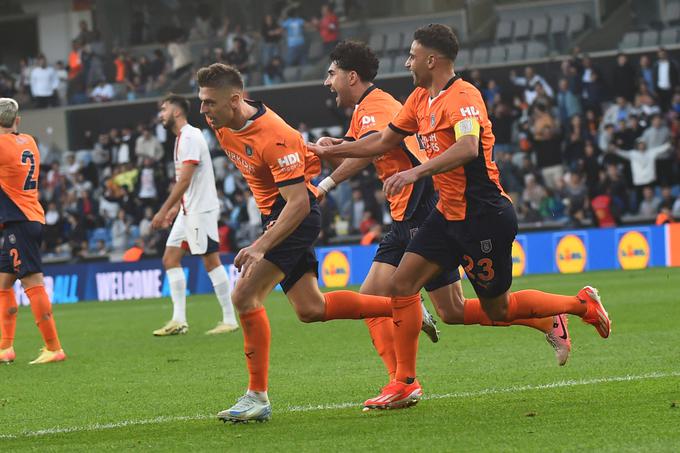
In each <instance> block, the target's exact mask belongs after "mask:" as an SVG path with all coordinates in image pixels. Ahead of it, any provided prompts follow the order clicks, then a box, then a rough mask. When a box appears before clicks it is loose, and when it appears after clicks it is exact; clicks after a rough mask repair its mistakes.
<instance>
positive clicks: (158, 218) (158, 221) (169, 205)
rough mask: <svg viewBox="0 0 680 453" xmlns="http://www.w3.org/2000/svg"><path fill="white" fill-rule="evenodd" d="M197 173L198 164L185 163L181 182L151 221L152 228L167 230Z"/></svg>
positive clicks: (178, 182)
mask: <svg viewBox="0 0 680 453" xmlns="http://www.w3.org/2000/svg"><path fill="white" fill-rule="evenodd" d="M195 171H196V164H193V163H189V162H185V163H184V164H183V165H182V172H181V173H180V175H179V180H178V181H177V182H176V183H175V186H174V187H173V188H172V190H171V191H170V195H168V199H167V200H165V203H163V206H161V208H160V209H159V210H158V212H157V213H156V215H155V216H153V219H152V220H151V226H152V227H153V228H156V229H161V228H167V227H168V225H169V224H170V222H171V221H172V219H173V218H174V216H172V217H171V216H170V214H172V213H173V212H174V214H175V215H177V212H178V209H179V201H180V200H181V199H182V195H184V192H186V191H187V189H188V188H189V186H190V185H191V178H192V177H193V176H194V172H195Z"/></svg>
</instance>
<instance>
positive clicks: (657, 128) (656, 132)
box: [642, 115, 671, 149]
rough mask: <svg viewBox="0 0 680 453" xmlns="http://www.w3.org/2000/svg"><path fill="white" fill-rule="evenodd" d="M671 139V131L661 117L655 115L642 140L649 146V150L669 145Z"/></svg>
mask: <svg viewBox="0 0 680 453" xmlns="http://www.w3.org/2000/svg"><path fill="white" fill-rule="evenodd" d="M670 138H671V131H670V129H668V127H667V126H666V125H665V124H664V123H663V118H662V117H661V115H654V116H653V117H652V121H651V124H650V126H649V127H648V128H647V129H645V131H644V132H643V133H642V140H643V141H644V142H645V145H647V149H652V148H656V147H658V146H661V145H663V144H664V143H668V142H669V141H670Z"/></svg>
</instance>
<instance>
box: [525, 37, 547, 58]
mask: <svg viewBox="0 0 680 453" xmlns="http://www.w3.org/2000/svg"><path fill="white" fill-rule="evenodd" d="M547 54H548V46H546V45H545V44H544V43H542V42H537V41H531V42H529V43H527V53H526V56H525V57H526V58H527V59H529V60H535V59H538V58H543V57H545V56H546V55H547Z"/></svg>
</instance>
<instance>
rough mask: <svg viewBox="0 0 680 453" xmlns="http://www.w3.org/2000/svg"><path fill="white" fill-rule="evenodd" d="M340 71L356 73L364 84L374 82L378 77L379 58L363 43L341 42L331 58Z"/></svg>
mask: <svg viewBox="0 0 680 453" xmlns="http://www.w3.org/2000/svg"><path fill="white" fill-rule="evenodd" d="M329 59H330V61H331V62H332V63H335V64H336V65H337V66H338V67H339V68H340V69H343V70H345V71H355V72H356V73H357V74H358V75H359V78H360V79H361V80H362V81H364V82H372V81H373V79H375V76H376V75H378V66H379V65H380V63H379V62H378V58H377V57H376V56H375V54H374V53H373V51H372V50H371V48H370V47H368V46H367V45H366V44H364V43H362V42H357V41H341V42H339V43H338V45H336V46H335V49H333V51H332V52H331V54H330V57H329Z"/></svg>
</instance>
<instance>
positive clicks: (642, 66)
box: [638, 55, 655, 94]
mask: <svg viewBox="0 0 680 453" xmlns="http://www.w3.org/2000/svg"><path fill="white" fill-rule="evenodd" d="M638 66H639V67H638V77H639V78H640V79H641V80H642V81H643V83H644V85H645V86H646V87H647V89H648V90H649V92H650V93H652V94H654V85H655V83H654V69H653V68H652V62H651V60H650V59H649V56H647V55H641V56H640V61H639V63H638Z"/></svg>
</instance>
